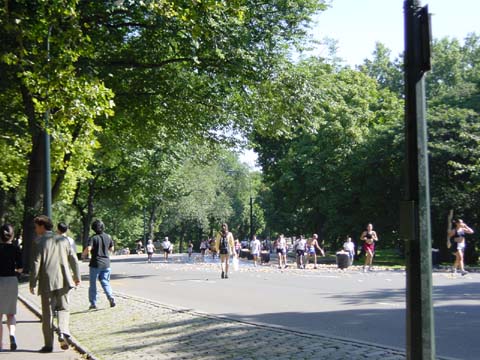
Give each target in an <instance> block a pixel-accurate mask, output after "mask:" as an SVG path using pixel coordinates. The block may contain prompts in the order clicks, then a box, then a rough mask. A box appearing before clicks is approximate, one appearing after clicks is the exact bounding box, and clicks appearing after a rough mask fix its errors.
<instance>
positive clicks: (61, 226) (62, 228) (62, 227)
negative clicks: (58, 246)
mask: <svg viewBox="0 0 480 360" xmlns="http://www.w3.org/2000/svg"><path fill="white" fill-rule="evenodd" d="M67 232H68V225H67V224H65V223H64V222H60V223H58V224H57V234H58V235H62V236H64V237H66V238H67V240H68V242H69V243H70V246H71V247H72V251H73V253H74V254H76V253H77V247H76V246H75V240H73V239H72V238H71V237H70V236H68V234H67Z"/></svg>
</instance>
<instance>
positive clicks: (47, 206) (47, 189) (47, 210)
mask: <svg viewBox="0 0 480 360" xmlns="http://www.w3.org/2000/svg"><path fill="white" fill-rule="evenodd" d="M51 32H52V27H51V26H50V27H49V28H48V34H47V63H49V62H50V34H51ZM48 71H49V70H48V69H47V80H48V78H49V75H48ZM45 99H46V100H45V101H46V102H47V103H48V81H47V91H46V98H45ZM44 117H45V129H44V130H43V132H44V145H45V147H44V173H45V177H44V189H43V213H44V214H45V215H47V216H48V217H49V218H50V219H51V218H52V176H51V166H50V134H49V132H48V127H49V124H48V122H49V117H50V109H48V104H47V110H45V115H44Z"/></svg>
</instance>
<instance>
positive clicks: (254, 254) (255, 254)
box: [252, 252, 260, 256]
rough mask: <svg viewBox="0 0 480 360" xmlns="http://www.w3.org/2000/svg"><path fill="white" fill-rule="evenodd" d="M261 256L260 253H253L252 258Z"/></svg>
mask: <svg viewBox="0 0 480 360" xmlns="http://www.w3.org/2000/svg"><path fill="white" fill-rule="evenodd" d="M259 255H260V253H258V252H252V256H259Z"/></svg>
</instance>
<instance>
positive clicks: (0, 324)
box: [0, 314, 3, 350]
mask: <svg viewBox="0 0 480 360" xmlns="http://www.w3.org/2000/svg"><path fill="white" fill-rule="evenodd" d="M2 344H3V314H0V350H2Z"/></svg>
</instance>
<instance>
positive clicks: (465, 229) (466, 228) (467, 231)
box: [463, 223, 473, 234]
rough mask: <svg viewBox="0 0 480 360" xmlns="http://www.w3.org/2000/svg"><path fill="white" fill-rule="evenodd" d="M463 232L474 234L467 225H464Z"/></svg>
mask: <svg viewBox="0 0 480 360" xmlns="http://www.w3.org/2000/svg"><path fill="white" fill-rule="evenodd" d="M463 230H464V231H465V233H467V234H473V230H472V228H470V227H469V226H468V225H467V224H465V223H464V224H463Z"/></svg>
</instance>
